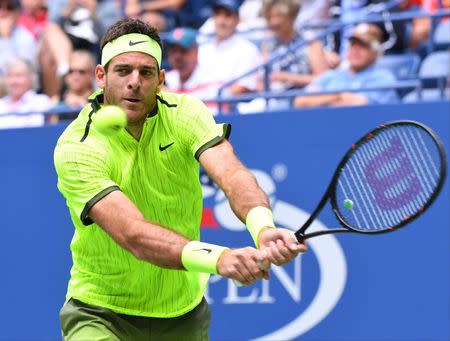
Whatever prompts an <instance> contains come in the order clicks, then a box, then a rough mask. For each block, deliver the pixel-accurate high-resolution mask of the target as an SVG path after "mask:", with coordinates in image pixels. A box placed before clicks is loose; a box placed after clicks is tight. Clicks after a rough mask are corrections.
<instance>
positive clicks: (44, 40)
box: [17, 0, 72, 102]
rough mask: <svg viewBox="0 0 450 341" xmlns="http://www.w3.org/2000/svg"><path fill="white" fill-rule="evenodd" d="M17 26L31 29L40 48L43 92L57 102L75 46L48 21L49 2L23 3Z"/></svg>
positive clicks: (33, 0)
mask: <svg viewBox="0 0 450 341" xmlns="http://www.w3.org/2000/svg"><path fill="white" fill-rule="evenodd" d="M17 25H18V26H20V27H23V28H25V29H27V30H28V31H29V32H30V33H31V34H32V35H33V37H34V39H35V42H36V44H38V60H39V65H40V70H39V71H40V73H41V81H42V84H41V86H42V88H41V90H42V92H44V93H45V94H47V95H48V96H50V97H51V98H53V99H54V101H55V102H56V101H57V99H58V96H59V94H60V91H61V87H62V78H61V77H62V76H63V75H64V74H65V73H66V72H67V70H68V63H69V56H70V52H71V50H72V45H71V42H70V40H69V38H68V37H67V35H66V34H65V33H64V32H63V30H62V29H61V27H60V26H59V25H57V24H55V23H52V22H50V21H49V20H48V11H47V1H46V0H22V12H21V14H20V17H19V19H18V21H17Z"/></svg>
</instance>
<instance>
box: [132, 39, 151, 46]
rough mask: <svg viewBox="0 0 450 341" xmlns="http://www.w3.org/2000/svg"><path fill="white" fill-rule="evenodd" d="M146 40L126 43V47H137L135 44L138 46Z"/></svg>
mask: <svg viewBox="0 0 450 341" xmlns="http://www.w3.org/2000/svg"><path fill="white" fill-rule="evenodd" d="M146 41H147V40H139V41H131V40H130V41H129V42H128V45H130V46H134V45H137V44H140V43H145V42H146Z"/></svg>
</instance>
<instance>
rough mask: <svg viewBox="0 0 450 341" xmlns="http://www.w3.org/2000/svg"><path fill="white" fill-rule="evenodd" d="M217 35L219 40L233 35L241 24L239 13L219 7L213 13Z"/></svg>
mask: <svg viewBox="0 0 450 341" xmlns="http://www.w3.org/2000/svg"><path fill="white" fill-rule="evenodd" d="M213 19H214V25H215V28H216V36H217V38H218V39H219V40H225V39H227V38H229V37H231V36H232V35H233V34H234V32H235V31H236V27H237V25H238V24H239V16H238V15H237V13H234V12H231V11H229V10H227V9H225V8H222V7H218V8H216V9H215V10H214V14H213Z"/></svg>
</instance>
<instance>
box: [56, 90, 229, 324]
mask: <svg viewBox="0 0 450 341" xmlns="http://www.w3.org/2000/svg"><path fill="white" fill-rule="evenodd" d="M102 101H103V92H102V90H98V91H96V92H95V93H94V94H93V95H92V96H91V97H90V102H91V104H89V105H87V106H86V107H85V108H83V110H82V111H81V112H80V114H79V115H78V118H77V119H76V120H74V121H73V122H72V123H71V124H70V125H69V126H68V127H67V128H66V130H65V131H64V132H63V134H62V135H61V136H60V138H59V140H58V143H57V145H56V148H55V154H54V161H55V167H56V171H57V173H58V188H59V190H60V191H61V193H62V194H63V195H64V197H65V198H66V202H67V206H68V207H69V211H70V215H71V218H72V222H73V224H74V226H75V233H74V236H73V239H72V242H71V246H70V247H71V251H72V258H73V266H72V269H71V278H70V281H69V284H68V292H67V297H66V299H69V298H71V297H73V298H76V299H78V300H80V301H83V302H85V303H88V304H92V305H97V306H101V307H105V308H109V309H111V310H113V311H116V312H118V313H123V314H129V315H138V316H152V317H173V316H179V315H182V314H184V313H186V312H188V311H190V310H192V309H193V308H194V307H195V306H197V305H198V304H199V303H200V301H201V299H202V297H203V294H204V290H205V287H206V282H207V280H208V275H207V274H200V273H194V272H187V271H183V270H172V269H164V268H161V267H158V266H156V265H153V264H151V263H149V262H145V261H142V260H139V259H137V258H136V257H134V255H132V254H131V253H130V252H129V251H127V250H125V249H124V248H122V247H121V246H119V245H118V244H117V243H116V242H114V241H113V239H112V238H111V237H110V236H109V235H108V234H107V233H106V232H105V231H104V230H103V229H102V228H101V227H99V226H98V225H96V224H95V223H93V221H92V220H91V219H90V218H89V209H90V208H91V207H92V206H93V205H94V204H95V203H96V202H98V201H99V200H100V199H102V198H103V197H104V196H106V195H107V194H109V193H110V192H112V191H115V190H121V191H122V192H123V193H125V194H126V195H127V196H128V197H129V198H130V199H131V200H132V201H133V202H134V203H135V205H136V206H137V207H138V208H139V209H140V211H141V212H142V214H143V215H144V216H145V218H146V219H147V220H148V221H150V222H154V223H157V224H159V225H162V226H164V227H167V228H170V229H172V230H174V231H176V232H178V233H181V234H183V235H184V236H186V237H188V238H190V239H193V240H199V239H200V228H199V227H200V220H201V211H202V192H201V186H200V182H199V163H198V157H199V155H200V154H201V153H202V152H203V151H204V150H205V149H207V148H209V147H211V146H213V145H215V144H217V143H219V142H220V141H221V140H222V139H224V138H227V137H228V135H229V125H227V124H216V123H215V121H214V119H213V117H212V115H211V114H210V113H209V111H208V109H207V108H206V106H205V105H204V104H203V103H202V102H201V101H199V100H197V99H195V98H193V97H190V96H187V95H179V94H172V93H165V92H162V93H159V94H158V99H157V112H156V113H155V114H154V115H152V116H150V117H148V119H147V122H146V123H145V125H144V129H143V132H142V135H141V138H140V140H139V141H137V140H136V139H134V138H133V137H132V136H131V135H130V134H129V133H128V132H127V131H126V130H125V129H123V130H122V131H121V132H120V133H119V134H117V135H115V136H113V137H106V136H103V135H101V134H100V133H99V132H97V131H96V130H95V128H94V127H93V126H91V119H90V118H91V116H92V115H95V111H96V110H97V109H98V108H100V106H101V103H102Z"/></svg>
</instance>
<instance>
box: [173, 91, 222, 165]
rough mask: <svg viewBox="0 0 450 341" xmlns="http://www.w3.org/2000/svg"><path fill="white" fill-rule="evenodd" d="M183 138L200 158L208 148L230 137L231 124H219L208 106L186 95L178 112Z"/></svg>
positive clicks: (179, 126) (179, 129) (194, 154)
mask: <svg viewBox="0 0 450 341" xmlns="http://www.w3.org/2000/svg"><path fill="white" fill-rule="evenodd" d="M178 116H179V120H178V131H179V134H180V135H182V136H181V140H182V141H184V143H186V147H187V148H188V149H189V150H190V152H191V153H192V155H193V156H194V157H195V158H196V159H197V160H198V158H199V157H200V155H201V153H202V152H204V151H205V150H206V149H208V148H210V147H212V146H214V145H216V144H218V143H219V142H221V141H222V140H223V139H226V138H228V136H229V134H230V131H231V126H230V125H229V124H217V123H216V122H215V120H214V117H213V116H212V114H211V112H210V111H209V109H208V107H207V106H206V105H205V104H204V103H203V102H202V101H200V100H199V99H197V98H194V97H191V96H188V95H185V96H184V100H183V101H182V105H181V108H180V111H179V113H178Z"/></svg>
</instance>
